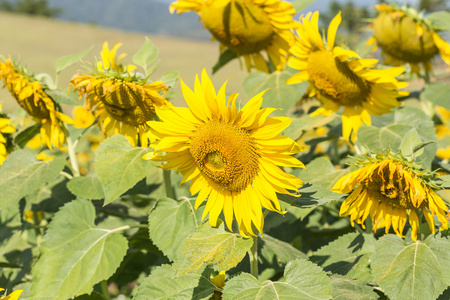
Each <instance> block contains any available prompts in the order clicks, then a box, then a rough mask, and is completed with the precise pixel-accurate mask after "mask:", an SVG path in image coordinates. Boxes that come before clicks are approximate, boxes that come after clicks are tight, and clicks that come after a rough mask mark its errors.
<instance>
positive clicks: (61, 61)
mask: <svg viewBox="0 0 450 300" xmlns="http://www.w3.org/2000/svg"><path fill="white" fill-rule="evenodd" d="M92 48H93V46H91V47H90V48H89V49H86V50H84V51H82V52H80V53H76V54H72V55H67V56H63V57H60V58H58V59H57V60H56V63H55V67H56V73H59V72H61V71H62V70H64V69H67V68H68V67H70V66H72V65H74V64H76V63H77V62H78V61H79V60H81V59H82V58H83V57H85V56H86V55H87V54H88V53H89V52H90V51H91V50H92Z"/></svg>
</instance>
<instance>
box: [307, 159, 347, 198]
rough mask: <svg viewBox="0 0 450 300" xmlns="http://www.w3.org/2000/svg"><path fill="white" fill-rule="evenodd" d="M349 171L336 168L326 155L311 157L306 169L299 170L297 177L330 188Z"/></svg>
mask: <svg viewBox="0 0 450 300" xmlns="http://www.w3.org/2000/svg"><path fill="white" fill-rule="evenodd" d="M348 173H350V169H349V168H346V169H336V168H335V167H334V165H333V164H332V163H331V161H330V159H329V158H327V157H319V158H316V159H313V160H312V161H311V162H310V163H309V164H307V165H306V170H305V169H301V170H299V177H300V178H301V179H302V180H303V181H304V182H308V183H311V184H315V185H318V186H321V187H324V188H326V189H329V190H331V188H332V187H333V186H334V184H335V183H336V182H337V181H338V180H339V178H341V177H342V176H344V175H346V174H348Z"/></svg>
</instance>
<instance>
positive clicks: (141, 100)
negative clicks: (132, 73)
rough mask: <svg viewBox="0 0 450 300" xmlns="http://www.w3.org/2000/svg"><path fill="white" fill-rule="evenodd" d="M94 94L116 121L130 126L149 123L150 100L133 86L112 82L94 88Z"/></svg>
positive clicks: (151, 108) (152, 107)
mask: <svg viewBox="0 0 450 300" xmlns="http://www.w3.org/2000/svg"><path fill="white" fill-rule="evenodd" d="M95 91H96V94H97V95H98V96H99V98H100V101H101V102H102V103H103V105H104V106H105V109H106V111H107V112H108V113H109V114H110V115H111V116H112V117H113V118H114V119H116V120H118V121H121V122H124V123H126V124H129V125H132V126H139V125H143V124H145V122H147V121H150V120H151V119H152V118H153V115H154V110H155V108H154V106H153V102H152V100H151V98H150V97H149V95H147V94H146V93H145V92H144V91H142V90H141V89H139V88H138V86H137V85H135V84H129V83H125V82H119V81H117V82H113V83H112V85H108V86H106V85H105V84H103V85H101V84H99V85H97V86H96V87H95Z"/></svg>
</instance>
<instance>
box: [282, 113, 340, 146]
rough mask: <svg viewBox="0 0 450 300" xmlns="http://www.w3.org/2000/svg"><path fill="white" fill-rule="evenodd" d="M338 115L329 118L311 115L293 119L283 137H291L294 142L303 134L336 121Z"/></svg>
mask: <svg viewBox="0 0 450 300" xmlns="http://www.w3.org/2000/svg"><path fill="white" fill-rule="evenodd" d="M335 116H336V114H331V115H329V116H323V115H318V116H313V117H312V116H311V115H309V114H307V115H304V116H301V117H294V118H292V122H291V124H290V125H289V127H288V128H286V129H285V130H284V131H283V135H285V136H287V137H290V138H291V139H293V140H297V139H298V138H300V136H301V135H302V134H303V132H305V131H308V130H311V129H313V128H317V127H321V126H324V125H325V124H328V123H330V122H331V121H333V120H334V118H335Z"/></svg>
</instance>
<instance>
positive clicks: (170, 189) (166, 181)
mask: <svg viewBox="0 0 450 300" xmlns="http://www.w3.org/2000/svg"><path fill="white" fill-rule="evenodd" d="M163 178H164V188H165V189H166V196H167V197H169V198H172V199H176V198H175V192H174V190H173V187H172V180H171V179H170V170H165V169H163Z"/></svg>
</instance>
